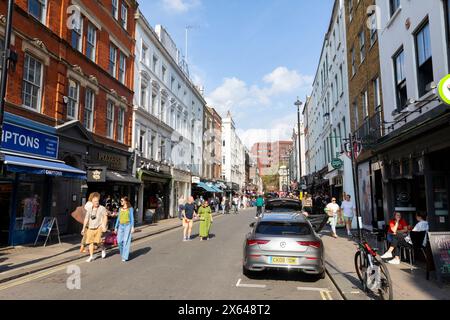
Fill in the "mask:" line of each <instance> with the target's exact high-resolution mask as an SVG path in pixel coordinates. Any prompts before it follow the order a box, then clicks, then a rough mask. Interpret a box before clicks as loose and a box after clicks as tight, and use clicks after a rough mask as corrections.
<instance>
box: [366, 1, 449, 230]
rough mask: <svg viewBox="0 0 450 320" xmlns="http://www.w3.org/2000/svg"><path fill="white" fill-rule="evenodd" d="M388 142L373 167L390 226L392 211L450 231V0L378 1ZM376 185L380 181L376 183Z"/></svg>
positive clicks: (382, 141) (380, 144)
mask: <svg viewBox="0 0 450 320" xmlns="http://www.w3.org/2000/svg"><path fill="white" fill-rule="evenodd" d="M376 4H377V6H378V7H379V21H380V25H379V28H380V31H379V33H378V37H379V40H378V41H379V51H380V67H381V83H382V91H383V111H384V115H383V117H384V120H385V122H384V130H383V133H384V136H383V137H382V138H381V139H378V140H377V143H376V146H375V147H374V148H373V152H374V153H375V154H376V157H377V160H378V161H376V162H373V163H372V164H371V167H369V168H367V171H369V172H370V170H372V172H375V174H373V175H372V180H374V181H375V182H376V183H377V184H378V185H382V186H383V190H382V195H383V197H382V199H379V198H377V197H374V196H373V195H372V197H371V200H372V201H370V198H369V200H368V202H369V203H370V204H371V205H372V206H373V205H374V204H376V203H377V202H380V201H381V202H382V204H383V210H384V212H385V217H384V220H385V222H387V221H388V219H389V218H391V216H392V214H393V212H394V211H399V212H402V213H403V215H404V218H405V219H406V220H407V221H408V222H409V223H410V224H412V223H413V222H414V214H415V213H416V212H417V211H423V212H426V213H428V222H429V224H430V230H431V231H448V230H450V219H449V200H448V199H449V183H450V167H449V162H448V161H447V160H446V159H448V156H449V154H450V138H449V137H450V132H449V127H448V123H449V119H450V118H449V117H450V107H449V106H448V105H446V104H444V103H443V102H442V101H440V100H439V99H438V96H437V94H436V89H435V88H436V84H437V83H439V81H440V80H441V79H442V78H444V76H446V75H447V74H448V73H449V56H450V50H449V47H450V45H449V43H450V42H449V39H450V29H449V20H450V19H449V12H450V10H449V6H450V4H449V1H447V0H446V1H441V0H432V1H419V0H413V1H376ZM377 181H378V182H377Z"/></svg>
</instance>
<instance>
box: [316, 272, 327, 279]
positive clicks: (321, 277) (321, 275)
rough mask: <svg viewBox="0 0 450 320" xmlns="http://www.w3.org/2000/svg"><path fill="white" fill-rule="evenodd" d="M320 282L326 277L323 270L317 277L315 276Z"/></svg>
mask: <svg viewBox="0 0 450 320" xmlns="http://www.w3.org/2000/svg"><path fill="white" fill-rule="evenodd" d="M317 277H318V278H319V279H320V280H323V279H325V278H326V277H327V273H326V272H325V270H323V271H322V273H319V275H318V276H317Z"/></svg>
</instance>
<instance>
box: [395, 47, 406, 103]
mask: <svg viewBox="0 0 450 320" xmlns="http://www.w3.org/2000/svg"><path fill="white" fill-rule="evenodd" d="M401 55H402V56H403V58H402V59H401V61H402V62H403V63H402V65H403V66H402V68H401V71H402V73H403V79H402V80H401V81H399V75H398V71H399V68H398V65H397V59H398V58H399V57H400V56H401ZM392 59H393V62H394V63H393V64H394V85H395V96H396V102H397V110H398V111H401V110H403V109H404V108H405V107H406V104H407V100H408V87H407V81H406V75H405V74H404V73H405V49H404V47H403V46H401V47H400V49H398V50H397V52H396V53H395V54H394V56H393V57H392ZM403 89H405V90H406V99H405V100H406V101H405V104H404V105H401V97H400V93H401V91H402V90H403Z"/></svg>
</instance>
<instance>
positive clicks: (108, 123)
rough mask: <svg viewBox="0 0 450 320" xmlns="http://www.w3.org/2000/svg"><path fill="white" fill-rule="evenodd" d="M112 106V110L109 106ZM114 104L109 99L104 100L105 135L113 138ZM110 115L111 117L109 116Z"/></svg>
mask: <svg viewBox="0 0 450 320" xmlns="http://www.w3.org/2000/svg"><path fill="white" fill-rule="evenodd" d="M111 107H112V112H110V108H111ZM115 109H116V106H115V104H114V102H112V101H111V100H107V102H106V137H107V138H109V139H112V140H114V115H115ZM110 115H111V117H110Z"/></svg>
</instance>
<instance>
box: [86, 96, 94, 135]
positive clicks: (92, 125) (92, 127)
mask: <svg viewBox="0 0 450 320" xmlns="http://www.w3.org/2000/svg"><path fill="white" fill-rule="evenodd" d="M90 93H92V96H91V97H92V99H91V100H90V102H91V105H89V104H88V100H89V99H88V97H89V94H90ZM88 106H89V108H88ZM88 111H89V112H90V117H89V121H90V126H89V127H88V126H87V124H88V123H87V121H86V120H87V119H88V118H87V116H86V115H87V112H88ZM94 111H95V91H94V90H93V89H91V88H89V87H87V88H86V92H85V99H84V115H83V126H84V127H85V128H86V130H88V131H90V132H93V131H94Z"/></svg>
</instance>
